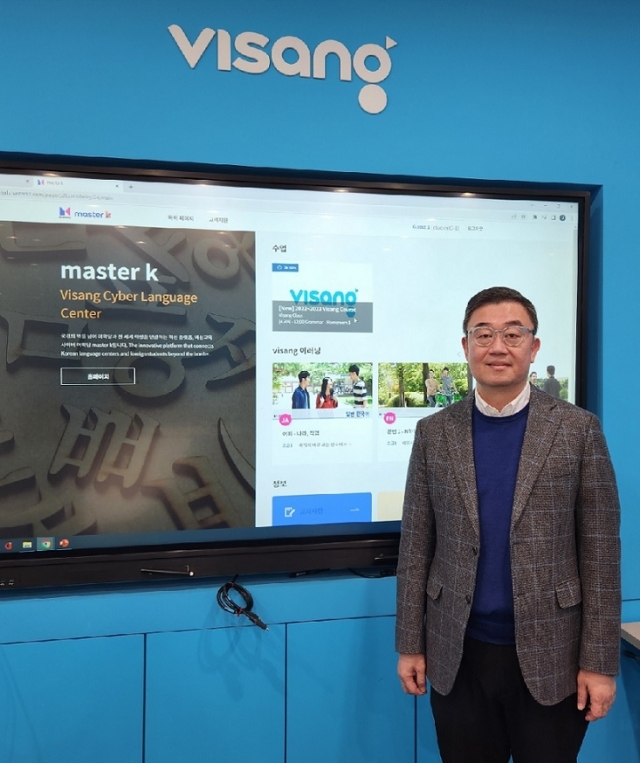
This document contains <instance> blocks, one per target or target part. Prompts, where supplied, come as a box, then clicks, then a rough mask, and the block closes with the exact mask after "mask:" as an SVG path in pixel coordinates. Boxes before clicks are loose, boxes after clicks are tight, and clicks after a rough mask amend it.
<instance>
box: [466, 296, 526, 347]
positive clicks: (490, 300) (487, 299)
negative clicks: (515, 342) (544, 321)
mask: <svg viewBox="0 0 640 763" xmlns="http://www.w3.org/2000/svg"><path fill="white" fill-rule="evenodd" d="M501 302H517V303H518V304H519V305H522V307H524V309H525V310H526V311H527V313H528V315H529V318H530V320H531V323H532V324H533V334H534V336H535V335H536V334H537V333H538V313H537V312H536V308H535V307H534V305H533V302H531V300H529V299H527V298H526V297H524V296H523V295H522V294H520V292H519V291H516V290H515V289H510V288H509V287H508V286H492V287H491V288H490V289H483V290H482V291H479V292H478V293H477V294H475V295H474V296H473V297H471V299H470V300H469V303H468V304H467V309H466V310H465V311H464V320H463V321H462V331H463V333H465V334H466V333H467V329H468V328H469V319H470V318H471V315H472V314H473V313H474V311H475V310H477V309H478V308H479V307H484V306H485V305H499V304H500V303H501Z"/></svg>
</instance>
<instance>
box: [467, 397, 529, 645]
mask: <svg viewBox="0 0 640 763" xmlns="http://www.w3.org/2000/svg"><path fill="white" fill-rule="evenodd" d="M528 415H529V406H528V405H527V406H526V407H525V408H523V410H521V411H519V412H518V413H516V414H514V415H513V416H504V417H499V416H485V415H484V414H483V413H481V412H480V411H479V410H478V409H477V408H475V407H474V409H473V460H474V463H475V468H476V487H477V490H478V513H479V517H480V554H479V558H478V574H477V578H476V588H475V592H474V596H473V603H472V605H471V616H470V619H469V625H468V627H467V635H468V636H470V637H471V638H475V639H478V640H480V641H487V642H489V643H492V644H513V643H515V631H514V620H513V588H512V585H511V555H510V551H509V532H510V527H511V512H512V509H513V496H514V493H515V488H516V479H517V476H518V464H519V462H520V452H521V450H522V441H523V439H524V432H525V429H526V426H527V417H528Z"/></svg>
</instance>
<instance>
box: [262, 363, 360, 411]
mask: <svg viewBox="0 0 640 763" xmlns="http://www.w3.org/2000/svg"><path fill="white" fill-rule="evenodd" d="M272 372H273V376H272V389H273V404H274V405H276V406H278V407H279V408H290V409H293V410H300V409H305V408H310V409H312V408H315V409H319V410H335V409H336V408H352V409H353V408H356V409H363V408H368V407H371V405H372V397H371V390H372V388H373V384H372V382H373V379H372V375H373V364H372V363H360V362H357V361H356V362H345V363H310V362H304V361H303V362H300V363H274V364H273V369H272Z"/></svg>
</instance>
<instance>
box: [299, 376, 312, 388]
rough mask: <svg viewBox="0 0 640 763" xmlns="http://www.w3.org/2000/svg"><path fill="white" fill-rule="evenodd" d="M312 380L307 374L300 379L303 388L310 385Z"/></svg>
mask: <svg viewBox="0 0 640 763" xmlns="http://www.w3.org/2000/svg"><path fill="white" fill-rule="evenodd" d="M310 381H311V378H310V377H309V376H305V377H304V379H300V386H301V387H302V389H306V388H307V387H308V386H309V382H310Z"/></svg>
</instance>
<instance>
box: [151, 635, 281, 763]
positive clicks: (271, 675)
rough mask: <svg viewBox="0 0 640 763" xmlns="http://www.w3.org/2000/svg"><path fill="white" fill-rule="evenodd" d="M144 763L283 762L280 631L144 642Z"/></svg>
mask: <svg viewBox="0 0 640 763" xmlns="http://www.w3.org/2000/svg"><path fill="white" fill-rule="evenodd" d="M146 685H147V693H146V697H147V699H146V716H145V717H146V756H145V763H176V761H199V760H202V761H216V762H219V763H249V762H250V761H261V763H271V762H272V761H273V763H282V761H283V760H284V701H285V700H284V626H282V625H280V626H278V625H276V626H269V630H268V631H262V630H260V629H259V628H256V627H253V626H250V627H237V628H219V629H216V630H202V631H189V632H185V633H158V634H152V635H150V636H148V637H147V681H146Z"/></svg>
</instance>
